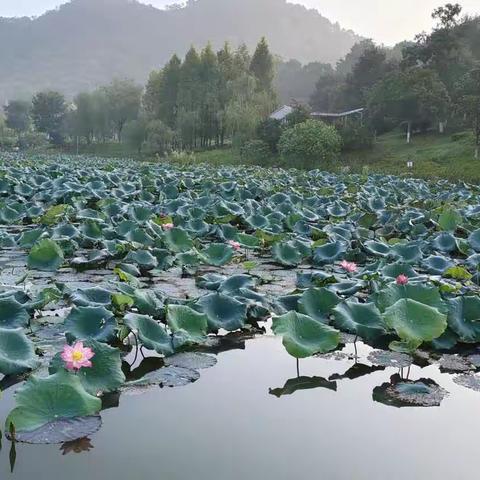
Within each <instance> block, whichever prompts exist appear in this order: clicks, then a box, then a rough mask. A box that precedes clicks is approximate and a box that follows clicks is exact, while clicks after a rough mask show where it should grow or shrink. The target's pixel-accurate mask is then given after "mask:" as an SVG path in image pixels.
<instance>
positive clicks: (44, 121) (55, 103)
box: [32, 91, 67, 144]
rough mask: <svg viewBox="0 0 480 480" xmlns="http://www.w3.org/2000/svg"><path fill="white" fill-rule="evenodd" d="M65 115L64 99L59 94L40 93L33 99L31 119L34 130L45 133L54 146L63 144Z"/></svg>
mask: <svg viewBox="0 0 480 480" xmlns="http://www.w3.org/2000/svg"><path fill="white" fill-rule="evenodd" d="M66 113H67V104H66V102H65V97H64V96H63V95H62V94H61V93H59V92H55V91H47V92H40V93H37V94H36V95H35V96H34V97H33V100H32V118H33V123H34V125H35V128H36V129H37V131H39V132H42V133H46V134H47V135H48V138H49V139H50V141H51V142H52V143H54V144H60V143H62V142H63V136H64V122H65V116H66Z"/></svg>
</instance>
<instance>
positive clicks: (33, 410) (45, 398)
mask: <svg viewBox="0 0 480 480" xmlns="http://www.w3.org/2000/svg"><path fill="white" fill-rule="evenodd" d="M15 399H16V408H15V409H14V410H12V411H11V412H10V414H9V415H8V417H7V420H6V422H5V430H6V431H7V432H9V431H11V430H12V429H11V427H10V426H11V425H13V426H14V430H15V432H16V434H17V435H19V434H23V433H33V432H34V431H36V430H37V429H40V428H41V427H44V426H46V425H51V424H52V425H54V424H55V423H56V422H57V421H59V420H66V419H77V418H81V417H87V416H92V415H96V414H97V413H98V412H99V411H100V409H101V408H102V401H101V400H100V399H99V398H97V397H95V396H93V395H90V394H89V393H87V392H86V391H85V389H84V388H83V386H82V383H81V381H80V378H79V377H78V376H76V375H74V374H72V373H67V372H65V371H59V372H58V373H56V374H54V375H50V376H49V377H47V378H36V377H30V379H29V380H28V381H27V383H26V384H25V385H24V386H23V387H21V388H19V389H18V390H17V393H16V395H15ZM82 436H84V435H82ZM45 443H49V442H48V438H46V441H45Z"/></svg>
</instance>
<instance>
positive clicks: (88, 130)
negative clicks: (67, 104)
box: [72, 92, 96, 144]
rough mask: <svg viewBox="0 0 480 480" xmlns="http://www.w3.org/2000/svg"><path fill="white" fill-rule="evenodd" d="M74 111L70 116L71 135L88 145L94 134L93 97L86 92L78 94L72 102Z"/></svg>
mask: <svg viewBox="0 0 480 480" xmlns="http://www.w3.org/2000/svg"><path fill="white" fill-rule="evenodd" d="M73 103H74V105H75V110H74V112H73V114H72V117H73V118H72V123H73V125H72V128H73V132H72V133H73V135H74V136H79V137H83V138H85V140H86V141H87V143H88V144H90V143H91V142H92V140H93V136H94V133H95V113H96V112H95V109H96V107H95V97H94V96H93V95H92V94H91V93H88V92H82V93H79V94H78V95H77V96H76V97H75V98H74V100H73Z"/></svg>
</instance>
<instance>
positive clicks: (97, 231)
mask: <svg viewBox="0 0 480 480" xmlns="http://www.w3.org/2000/svg"><path fill="white" fill-rule="evenodd" d="M80 231H81V232H82V234H83V236H84V237H85V238H86V239H87V240H90V241H92V242H98V241H99V240H102V239H103V238H104V237H103V228H102V227H101V226H100V224H99V223H97V222H95V221H93V220H87V221H86V222H85V223H84V224H83V225H82V226H81V227H80Z"/></svg>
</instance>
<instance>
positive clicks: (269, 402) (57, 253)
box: [0, 155, 480, 480]
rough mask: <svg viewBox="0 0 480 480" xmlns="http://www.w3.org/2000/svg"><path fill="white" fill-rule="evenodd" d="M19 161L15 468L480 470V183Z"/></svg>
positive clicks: (8, 376)
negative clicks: (479, 447)
mask: <svg viewBox="0 0 480 480" xmlns="http://www.w3.org/2000/svg"><path fill="white" fill-rule="evenodd" d="M0 162H1V171H0V245H1V252H0V268H1V272H0V281H1V287H0V389H1V391H2V396H1V398H0V417H1V419H2V424H3V428H2V443H1V450H0V473H1V474H2V478H9V477H10V478H14V479H21V480H24V479H25V480H27V479H30V478H33V477H35V478H36V479H47V478H49V479H50V478H52V477H53V478H56V477H60V476H64V475H68V477H69V478H70V479H72V480H75V479H84V478H85V477H86V476H89V477H91V478H119V479H131V478H134V477H135V476H136V477H138V478H152V477H154V476H155V477H158V478H168V479H182V480H183V479H190V478H193V477H195V478H199V479H207V478H208V479H212V478H213V479H222V480H223V479H229V480H230V479H235V480H236V479H241V478H242V479H243V478H251V479H257V478H258V479H269V478H272V479H290V478H294V477H297V476H298V477H300V476H301V477H312V476H313V475H314V474H318V475H319V476H323V477H324V478H332V479H333V478H335V479H336V478H338V479H351V478H355V479H383V478H386V477H388V478H392V479H396V478H398V479H400V478H413V479H416V478H419V479H420V478H451V477H454V478H470V477H471V476H473V475H474V474H475V473H476V468H475V462H474V458H476V457H475V455H476V449H475V446H476V439H477V438H476V437H477V435H476V432H477V431H478V428H479V427H480V419H479V416H478V415H477V412H478V406H479V405H480V393H479V391H480V373H478V370H479V369H480V348H479V344H480V298H479V293H480V290H479V283H480V275H479V265H480V197H479V192H480V189H479V187H478V186H475V185H468V184H464V183H461V184H451V183H448V182H446V181H438V182H430V183H429V182H425V181H421V180H415V179H409V178H397V177H391V176H380V175H373V176H369V177H366V176H359V175H334V174H330V173H325V172H320V171H313V172H300V171H296V170H281V169H261V168H257V167H220V168H218V167H215V168H213V167H210V166H205V165H200V166H198V165H197V166H178V165H166V164H136V163H134V162H133V161H129V160H108V161H107V160H101V159H97V158H91V157H74V158H73V157H65V156H62V157H60V156H51V157H46V156H45V157H42V156H35V157H22V156H19V155H8V156H6V155H4V156H3V157H2V158H1V160H0ZM79 345H80V346H79ZM81 347H83V350H81ZM75 349H77V350H75ZM78 349H80V350H78ZM65 352H67V353H68V352H70V357H68V358H67V357H66V353H65ZM82 352H89V353H90V356H91V359H89V357H83V359H82V355H83V353H82ZM72 355H73V356H72ZM77 355H78V356H77ZM67 356H68V355H67ZM77 360H79V361H80V363H78V364H77V363H74V364H73V363H72V362H73V361H77ZM80 367H81V368H80ZM474 449H475V450H474Z"/></svg>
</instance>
